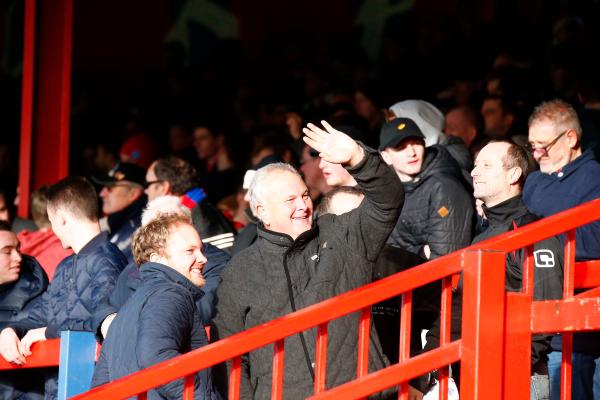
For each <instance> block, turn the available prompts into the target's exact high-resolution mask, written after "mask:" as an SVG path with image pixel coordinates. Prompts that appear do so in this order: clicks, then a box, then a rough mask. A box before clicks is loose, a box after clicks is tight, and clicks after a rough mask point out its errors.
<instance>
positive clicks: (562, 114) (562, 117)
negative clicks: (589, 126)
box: [529, 99, 582, 139]
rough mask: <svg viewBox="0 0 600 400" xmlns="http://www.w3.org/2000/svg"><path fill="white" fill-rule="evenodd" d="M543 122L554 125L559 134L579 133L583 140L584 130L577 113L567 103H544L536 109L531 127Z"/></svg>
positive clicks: (551, 101) (530, 118)
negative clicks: (570, 130)
mask: <svg viewBox="0 0 600 400" xmlns="http://www.w3.org/2000/svg"><path fill="white" fill-rule="evenodd" d="M542 121H544V122H545V121H549V122H550V123H551V124H552V125H554V129H556V130H557V131H558V132H557V133H560V132H561V131H566V130H567V129H573V130H575V132H576V133H577V138H578V139H581V134H582V129H581V123H580V122H579V117H578V116H577V111H575V109H574V108H573V107H572V106H571V105H570V104H569V103H567V102H566V101H563V100H560V99H554V100H550V101H544V102H542V103H541V104H539V105H538V106H537V107H535V108H534V110H533V112H532V113H531V116H530V117H529V126H530V127H531V126H532V125H535V124H537V123H538V122H542Z"/></svg>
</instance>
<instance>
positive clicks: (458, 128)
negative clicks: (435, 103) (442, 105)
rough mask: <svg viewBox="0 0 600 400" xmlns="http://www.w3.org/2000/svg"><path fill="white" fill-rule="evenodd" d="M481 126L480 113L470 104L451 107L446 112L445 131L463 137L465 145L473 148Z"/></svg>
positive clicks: (449, 134) (447, 133) (450, 134)
mask: <svg viewBox="0 0 600 400" xmlns="http://www.w3.org/2000/svg"><path fill="white" fill-rule="evenodd" d="M480 126H481V122H480V118H479V115H478V113H477V112H476V111H475V110H474V109H473V108H471V107H469V106H460V107H456V108H453V109H451V110H450V111H448V113H447V114H446V128H445V130H444V133H446V135H448V136H455V137H458V138H461V139H462V141H463V143H464V144H465V146H466V147H467V148H468V149H471V145H472V144H473V142H474V141H475V139H476V138H477V136H478V135H479V131H480Z"/></svg>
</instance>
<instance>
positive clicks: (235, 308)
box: [214, 256, 254, 399]
mask: <svg viewBox="0 0 600 400" xmlns="http://www.w3.org/2000/svg"><path fill="white" fill-rule="evenodd" d="M238 259H239V256H236V257H234V258H233V259H232V260H231V262H230V263H229V264H228V265H227V267H226V268H225V269H224V270H223V282H222V283H221V285H220V286H219V289H218V290H217V297H218V299H219V303H218V306H217V315H216V316H215V319H214V325H215V328H216V332H215V336H216V339H224V338H226V337H228V336H231V335H235V334H236V333H239V332H242V331H243V330H245V329H246V326H245V324H244V322H245V320H246V312H247V310H246V309H247V307H246V306H245V305H243V300H242V299H240V297H239V293H244V291H242V290H240V289H239V288H238V287H237V285H238V284H239V279H236V278H235V274H236V273H239V271H240V267H241V268H243V265H239V264H238V263H237V260H238ZM240 300H241V301H240ZM227 371H228V372H229V373H231V362H230V361H228V362H227ZM249 371H250V367H249V365H248V358H247V357H246V356H243V357H242V363H241V373H240V380H241V382H240V398H241V399H251V398H253V396H254V394H253V393H254V389H253V388H252V385H251V383H250V372H249Z"/></svg>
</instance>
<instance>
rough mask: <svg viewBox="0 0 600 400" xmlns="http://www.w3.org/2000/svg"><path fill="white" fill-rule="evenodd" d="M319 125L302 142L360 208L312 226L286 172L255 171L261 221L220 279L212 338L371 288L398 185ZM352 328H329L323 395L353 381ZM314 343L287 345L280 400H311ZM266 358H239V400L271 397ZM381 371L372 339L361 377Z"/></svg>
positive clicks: (255, 354)
mask: <svg viewBox="0 0 600 400" xmlns="http://www.w3.org/2000/svg"><path fill="white" fill-rule="evenodd" d="M323 125H324V127H325V130H323V129H320V128H318V127H317V126H315V125H313V124H308V127H307V128H305V129H304V133H305V134H306V135H307V136H306V137H305V138H304V140H305V142H306V143H307V144H308V145H310V146H311V147H312V148H314V149H315V150H317V151H318V152H319V153H320V157H321V158H322V159H324V160H325V161H328V162H331V163H338V164H342V165H344V166H345V167H346V168H347V169H348V171H349V172H350V173H351V174H352V175H353V176H354V178H355V179H356V181H357V182H358V186H359V187H360V188H361V189H362V190H363V191H364V193H365V199H364V200H363V202H362V204H361V205H360V206H359V207H358V208H357V209H356V210H353V211H351V212H349V213H345V214H343V215H339V216H338V215H333V214H327V215H323V216H321V217H320V218H319V219H318V220H317V221H316V223H313V205H312V201H311V199H310V196H309V193H308V188H307V187H306V185H305V183H304V182H303V180H302V178H301V177H300V175H299V174H298V172H297V171H296V170H295V169H294V168H293V167H291V166H290V165H288V164H282V163H275V164H270V165H268V166H266V167H263V168H261V169H260V170H258V171H257V172H256V175H255V176H254V179H253V181H252V184H251V185H250V200H251V201H250V204H251V207H252V208H253V211H254V213H255V215H257V216H258V218H259V219H260V221H261V222H260V225H259V227H258V239H257V241H256V242H255V243H254V244H253V245H252V246H250V247H248V248H247V249H245V250H243V251H241V252H240V253H238V254H236V255H235V256H234V257H233V258H232V259H231V261H230V262H229V264H228V265H227V267H225V270H224V271H223V282H222V283H221V286H220V287H219V290H218V291H217V295H218V299H219V303H218V304H217V316H216V317H215V325H216V327H217V330H218V334H219V337H220V338H224V337H227V336H230V335H233V334H236V333H239V332H241V331H244V330H245V329H248V328H252V327H254V326H257V325H260V324H262V323H264V322H267V321H270V320H272V319H275V318H277V317H281V316H284V315H286V314H289V313H290V312H292V311H296V310H299V309H302V308H305V307H308V306H310V305H312V304H315V303H318V302H320V301H323V300H326V299H328V298H331V297H333V296H336V295H338V294H340V293H343V292H346V291H348V290H352V289H355V288H358V287H359V286H362V285H364V284H367V283H369V282H371V279H372V264H373V262H374V261H375V259H376V258H377V256H378V254H379V252H380V250H381V248H382V247H383V245H384V244H385V240H386V238H387V236H388V235H389V233H390V232H391V230H392V228H393V227H394V224H395V222H396V220H397V219H398V214H399V209H400V207H399V206H401V204H402V201H403V192H402V186H401V185H400V183H399V182H398V177H397V176H396V175H395V174H394V173H393V172H392V170H391V169H390V168H389V167H388V166H387V165H385V163H384V162H383V161H382V160H381V158H380V157H379V155H378V154H377V152H375V151H374V150H371V149H368V148H365V147H363V146H361V145H359V144H358V143H357V142H355V141H354V140H353V139H351V138H350V137H349V136H347V135H346V134H344V133H342V132H340V131H337V130H335V129H333V128H332V127H331V126H330V125H329V124H327V123H326V122H323ZM358 320H359V315H358V313H353V314H351V315H349V316H345V317H342V318H339V319H336V320H334V321H332V322H331V323H330V324H329V336H328V337H329V339H328V346H327V347H328V350H327V353H328V355H327V360H328V363H327V387H333V386H337V385H340V384H341V383H344V382H346V381H348V380H350V379H352V378H354V377H355V376H356V361H357V353H356V345H357V340H358ZM315 339H316V337H315V331H314V330H308V331H306V332H303V333H300V334H298V335H294V336H291V337H289V338H287V340H286V343H285V377H284V387H283V393H284V397H285V398H289V399H300V398H305V397H307V396H310V395H311V394H312V393H313V376H314V375H313V374H314V364H313V363H314V361H315V360H314V356H315V343H316V342H315ZM272 357H273V349H272V347H269V346H267V347H264V348H260V349H257V350H255V351H252V352H251V353H250V354H249V355H248V356H244V357H243V359H242V371H241V398H243V399H250V398H256V399H264V398H268V397H269V396H270V393H271V370H272ZM386 362H387V360H385V358H384V357H383V356H382V353H381V346H380V344H379V340H378V338H377V334H376V333H375V332H374V330H371V348H370V351H369V370H370V371H374V370H378V369H381V368H383V367H384V366H385V365H386Z"/></svg>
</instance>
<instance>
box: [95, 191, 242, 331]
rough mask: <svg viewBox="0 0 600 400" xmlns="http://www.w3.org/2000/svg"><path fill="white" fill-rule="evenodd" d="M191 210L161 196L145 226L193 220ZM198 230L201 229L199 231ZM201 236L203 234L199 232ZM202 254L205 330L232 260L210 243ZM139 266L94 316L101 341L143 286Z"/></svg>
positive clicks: (201, 308)
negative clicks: (175, 219) (159, 221)
mask: <svg viewBox="0 0 600 400" xmlns="http://www.w3.org/2000/svg"><path fill="white" fill-rule="evenodd" d="M190 214H191V213H190V210H189V209H188V208H187V207H186V206H185V205H183V204H181V203H180V201H179V198H177V197H176V196H159V197H156V198H154V199H153V200H152V201H150V202H149V203H148V206H147V207H146V209H145V210H144V213H143V214H142V226H143V225H147V224H148V223H149V222H150V221H152V220H154V219H156V218H159V217H161V216H162V217H164V216H167V215H183V216H185V217H187V218H190V221H191V216H190ZM196 230H198V228H197V227H196ZM198 234H200V235H201V236H202V233H201V232H198ZM202 252H203V253H204V255H205V256H206V258H207V259H208V262H207V263H206V265H205V266H204V269H203V271H202V274H203V275H204V278H205V280H206V283H205V284H204V286H203V287H202V290H203V292H204V295H203V296H202V297H201V298H199V299H198V301H197V302H196V306H197V307H198V311H199V313H200V318H201V321H202V323H203V324H204V325H205V326H208V325H210V323H211V321H212V318H213V317H214V316H215V313H216V302H217V297H216V292H217V288H218V287H219V284H220V283H221V272H222V271H223V268H225V264H227V262H228V261H229V259H230V258H231V257H230V256H229V254H228V253H226V252H225V251H223V250H221V249H219V248H217V247H216V246H213V245H211V244H208V243H204V242H203V248H202ZM141 283H142V278H141V276H140V270H139V266H138V265H137V264H136V263H135V262H132V263H129V265H127V267H125V269H124V270H123V272H122V273H121V275H119V279H118V280H117V284H116V285H115V288H114V290H113V292H112V293H111V294H110V296H109V297H107V298H106V300H105V301H104V303H103V304H102V305H101V306H100V307H99V308H98V309H97V310H96V313H95V314H94V326H95V327H96V335H97V338H98V340H100V341H101V340H102V339H103V338H104V337H106V332H107V331H108V328H109V326H110V324H111V322H112V321H113V319H114V317H115V316H116V313H117V312H118V311H119V309H120V308H121V307H122V306H123V304H125V302H126V301H127V299H129V297H131V295H132V294H133V293H135V291H136V290H137V288H138V287H139V286H140V285H141Z"/></svg>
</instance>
